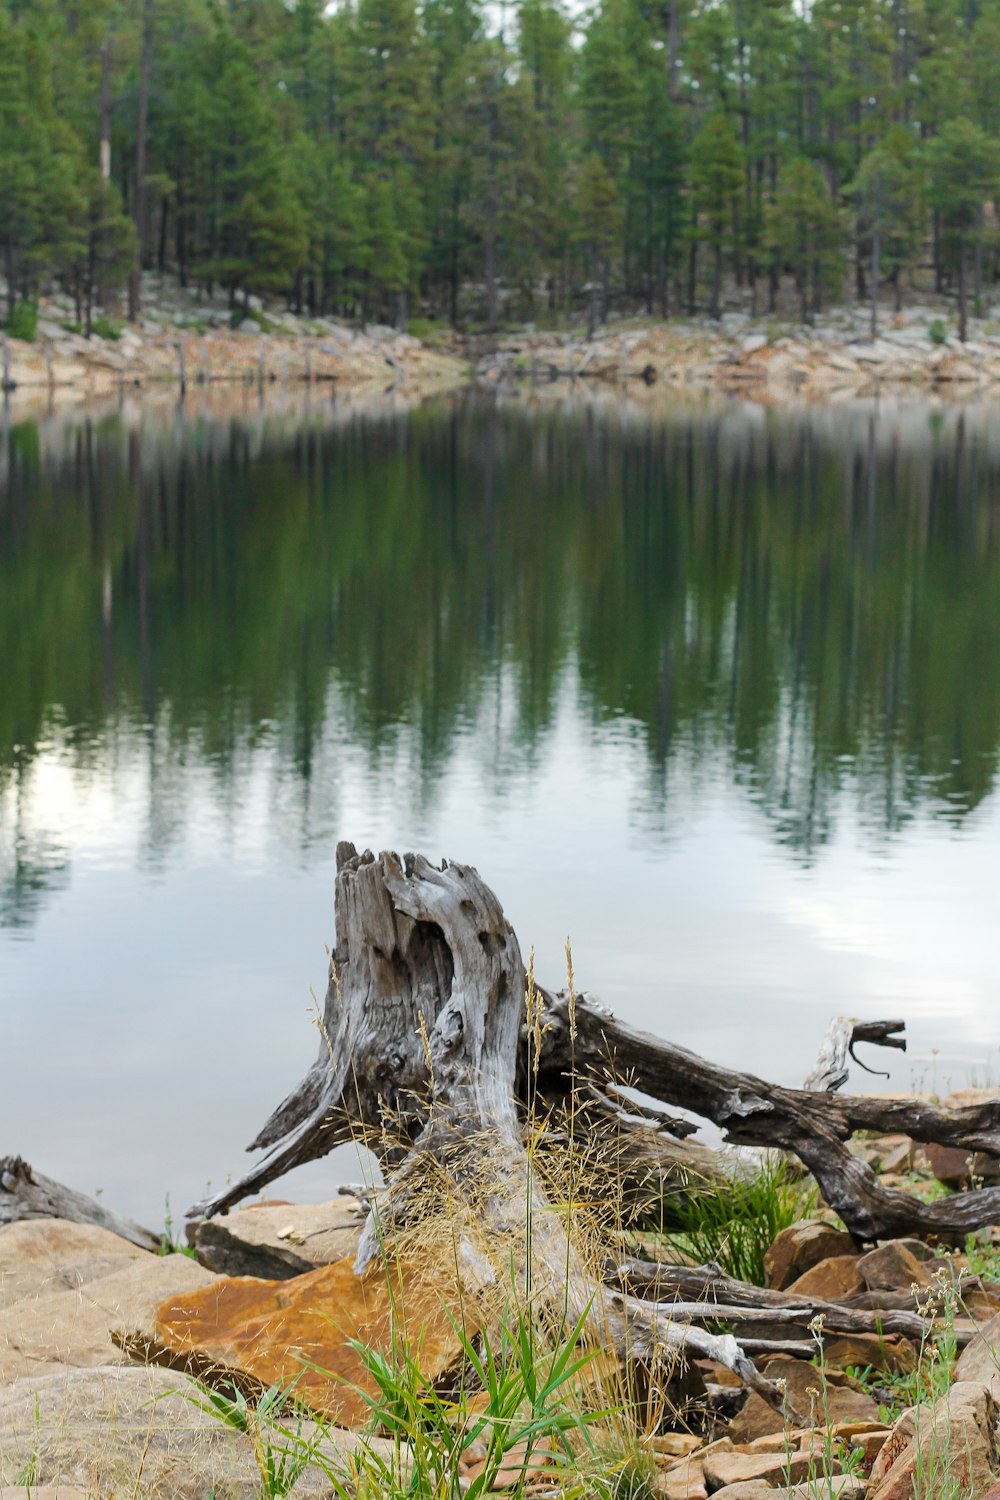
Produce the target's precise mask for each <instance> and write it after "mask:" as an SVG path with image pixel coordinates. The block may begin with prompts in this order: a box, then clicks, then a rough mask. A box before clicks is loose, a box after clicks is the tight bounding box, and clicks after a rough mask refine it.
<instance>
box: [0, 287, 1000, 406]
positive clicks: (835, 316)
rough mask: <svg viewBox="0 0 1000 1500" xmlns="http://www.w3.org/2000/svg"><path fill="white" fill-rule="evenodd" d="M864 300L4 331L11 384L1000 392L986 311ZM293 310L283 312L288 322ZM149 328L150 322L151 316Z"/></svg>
mask: <svg viewBox="0 0 1000 1500" xmlns="http://www.w3.org/2000/svg"><path fill="white" fill-rule="evenodd" d="M862 313H863V310H861V309H850V310H844V311H834V312H831V313H830V314H829V315H827V316H826V317H825V318H824V319H823V320H821V321H819V322H818V325H817V326H816V327H814V328H809V327H805V326H803V325H796V324H782V323H775V322H773V321H766V320H763V319H755V320H752V319H750V318H748V317H745V316H743V315H740V314H729V315H727V316H726V317H724V318H723V319H722V320H721V322H720V323H717V324H716V323H709V322H707V321H705V320H701V321H692V322H681V321H677V322H665V321H657V320H640V319H636V320H628V321H621V322H615V323H611V324H607V325H604V326H602V327H601V328H599V329H597V330H595V331H594V333H593V335H592V336H590V337H588V336H587V335H586V334H585V333H584V332H583V331H582V330H581V331H579V332H576V331H563V332H549V331H537V330H536V329H534V328H533V327H530V326H529V327H526V328H523V329H520V330H517V329H515V330H508V331H503V332H500V333H498V334H496V335H487V334H478V335H462V334H457V333H454V332H452V331H451V330H449V329H447V328H444V327H442V328H440V329H435V330H434V332H433V334H432V335H430V336H429V338H428V339H426V340H422V339H419V338H416V337H414V336H413V335H412V334H406V333H400V332H397V331H396V330H394V329H391V328H386V327H380V326H377V325H376V326H369V327H368V328H367V329H365V330H361V329H357V328H352V327H350V326H349V325H347V324H343V323H337V322H335V321H334V320H322V321H320V322H313V323H310V322H306V321H304V320H301V319H297V318H294V317H292V316H291V315H285V319H284V324H283V323H282V322H281V321H279V318H278V315H274V316H262V317H261V324H265V323H266V324H267V325H268V326H267V327H266V328H264V327H262V326H260V325H259V324H257V323H255V322H253V321H252V320H250V321H249V322H248V323H244V324H243V325H242V326H241V327H240V328H238V329H235V330H234V329H228V328H220V327H218V326H198V327H194V326H170V325H169V324H167V326H163V320H162V319H161V321H160V322H159V323H152V324H151V323H150V322H149V321H147V322H145V323H144V324H143V325H142V326H141V327H137V326H135V325H131V324H122V325H120V327H116V329H115V335H114V337H99V336H97V335H96V334H94V335H92V336H91V337H90V338H87V337H85V336H84V335H83V334H82V333H79V332H76V331H73V329H72V327H66V326H65V325H61V324H58V323H57V322H55V321H54V318H55V316H58V314H56V313H53V314H51V315H50V316H48V317H45V318H43V319H42V320H41V322H40V328H39V334H38V337H37V338H36V339H35V340H34V341H33V342H32V343H26V342H23V341H20V340H17V339H12V338H11V339H7V340H6V341H5V349H4V380H5V394H6V395H8V396H13V397H17V396H24V395H28V396H32V397H35V398H36V399H37V398H38V397H39V396H41V397H43V398H45V397H46V396H48V397H50V398H51V397H54V396H55V395H56V394H57V393H59V394H60V395H65V394H67V393H68V394H69V395H71V396H72V397H74V398H80V397H83V398H93V397H97V398H100V397H107V396H112V395H114V394H116V393H121V392H124V391H126V390H127V391H131V392H134V393H137V394H138V393H141V392H143V391H146V390H151V389H154V388H155V389H159V390H164V389H169V390H177V389H180V390H182V391H185V392H190V391H194V390H203V391H204V390H207V389H218V388H219V387H226V386H228V387H230V388H232V387H243V388H246V387H254V386H256V387H259V388H264V387H271V386H279V387H281V388H291V387H296V386H298V387H308V386H323V385H326V386H327V387H328V388H332V389H334V390H336V391H337V392H347V391H351V392H369V393H372V394H374V393H376V392H384V391H386V390H391V389H399V390H403V391H405V392H406V393H407V394H408V395H411V396H420V395H423V394H431V393H433V392H435V391H440V390H443V389H447V388H453V387H457V386H461V385H464V384H467V383H469V382H477V383H480V384H486V385H487V386H489V387H491V388H497V387H510V386H513V385H520V384H522V383H524V382H529V383H531V384H533V385H536V386H545V385H548V384H553V385H564V384H566V383H570V384H574V385H578V386H579V387H581V388H582V387H583V386H585V385H603V386H605V387H608V386H622V385H627V386H628V387H629V388H630V390H632V391H634V392H636V393H637V394H638V391H639V390H640V389H641V387H642V386H643V385H645V386H647V387H648V388H649V390H650V392H651V393H654V392H655V393H659V392H666V391H670V392H672V393H673V392H678V391H686V392H689V393H692V392H697V391H717V392H720V393H723V394H730V395H734V394H735V395H741V396H745V397H747V398H748V399H750V400H754V401H763V402H770V401H790V400H804V401H824V400H829V401H838V400H843V399H850V398H851V397H855V396H871V395H877V394H880V393H889V392H892V393H896V394H906V393H909V394H913V395H934V396H940V397H944V398H946V399H948V400H958V401H966V400H975V399H982V398H984V397H985V398H987V399H993V398H994V397H998V398H1000V325H994V324H993V323H989V322H985V321H983V322H982V323H981V326H976V327H975V328H974V336H973V337H972V338H970V340H969V341H968V342H967V343H965V344H962V343H960V342H959V341H958V340H957V338H955V337H954V335H953V334H952V333H951V332H950V331H949V329H948V326H947V325H946V324H945V322H944V319H943V318H942V317H941V314H940V310H939V309H936V308H931V307H926V308H916V309H910V310H909V311H907V312H905V313H903V314H901V315H898V316H897V317H896V318H891V317H887V318H886V320H885V326H884V327H883V329H882V331H881V332H880V334H879V336H878V337H877V338H876V339H875V340H872V339H871V338H870V336H868V334H867V333H866V332H863V331H862V323H863V318H862ZM286 324H287V325H288V326H287V327H286V326H285V325H286ZM152 330H155V331H152Z"/></svg>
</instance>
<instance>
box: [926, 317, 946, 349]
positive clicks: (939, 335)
mask: <svg viewBox="0 0 1000 1500" xmlns="http://www.w3.org/2000/svg"><path fill="white" fill-rule="evenodd" d="M927 337H928V338H929V339H930V341H931V343H932V344H938V345H940V344H946V343H947V342H948V327H947V324H946V323H945V321H944V319H943V318H935V319H934V321H933V323H931V324H930V325H929V326H928V329H927Z"/></svg>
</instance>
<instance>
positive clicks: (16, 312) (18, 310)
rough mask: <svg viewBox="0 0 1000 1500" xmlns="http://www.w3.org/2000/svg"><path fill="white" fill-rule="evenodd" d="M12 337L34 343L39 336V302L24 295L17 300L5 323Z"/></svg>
mask: <svg viewBox="0 0 1000 1500" xmlns="http://www.w3.org/2000/svg"><path fill="white" fill-rule="evenodd" d="M4 328H5V330H6V332H7V333H9V334H10V336H11V338H12V339H23V340H24V342H25V343H26V344H33V343H34V342H35V339H36V338H37V337H38V303H37V302H33V301H31V300H29V299H28V298H27V297H22V298H21V299H20V301H18V302H15V303H14V306H13V307H12V308H11V310H10V313H9V314H8V316H7V321H6V323H5V324H4Z"/></svg>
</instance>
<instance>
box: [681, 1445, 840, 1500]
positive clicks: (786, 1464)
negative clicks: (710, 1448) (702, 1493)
mask: <svg viewBox="0 0 1000 1500" xmlns="http://www.w3.org/2000/svg"><path fill="white" fill-rule="evenodd" d="M815 1464H816V1459H815V1456H814V1455H813V1454H811V1453H738V1452H735V1451H734V1452H733V1453H712V1454H710V1455H709V1456H708V1458H706V1459H705V1461H704V1463H703V1465H702V1469H703V1471H704V1475H705V1484H706V1487H707V1489H708V1492H709V1494H712V1493H714V1492H715V1491H716V1490H721V1489H722V1488H723V1487H724V1486H725V1485H731V1484H740V1483H743V1482H745V1481H746V1480H759V1479H763V1480H764V1481H765V1482H766V1483H768V1484H770V1485H772V1486H773V1485H777V1484H781V1483H782V1482H783V1481H784V1482H786V1483H787V1484H788V1485H792V1484H798V1482H799V1481H800V1480H802V1479H806V1478H808V1476H809V1472H810V1470H811V1469H814V1468H815Z"/></svg>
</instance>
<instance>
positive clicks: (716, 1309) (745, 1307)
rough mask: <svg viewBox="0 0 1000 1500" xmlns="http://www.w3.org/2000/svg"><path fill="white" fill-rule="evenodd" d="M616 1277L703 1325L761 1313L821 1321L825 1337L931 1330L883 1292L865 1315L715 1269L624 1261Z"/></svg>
mask: <svg viewBox="0 0 1000 1500" xmlns="http://www.w3.org/2000/svg"><path fill="white" fill-rule="evenodd" d="M617 1278H618V1280H619V1282H620V1284H621V1285H622V1286H623V1287H625V1288H626V1289H627V1290H629V1291H632V1292H635V1293H637V1294H638V1295H640V1296H646V1297H652V1298H654V1299H655V1300H656V1302H657V1303H659V1304H661V1305H665V1306H667V1307H670V1306H673V1316H674V1317H682V1316H686V1315H687V1314H686V1313H682V1312H681V1311H679V1309H680V1308H689V1307H696V1308H699V1309H700V1312H699V1313H692V1314H691V1316H692V1317H696V1316H697V1317H699V1318H700V1319H701V1320H707V1319H711V1318H724V1319H726V1320H729V1319H737V1320H746V1319H751V1318H759V1317H760V1314H761V1313H763V1314H764V1315H765V1318H766V1321H767V1322H769V1323H801V1324H805V1325H808V1324H809V1323H811V1322H812V1321H813V1319H814V1318H822V1319H823V1325H824V1328H825V1330H826V1332H827V1333H889V1334H893V1333H901V1334H902V1335H903V1336H904V1337H905V1338H908V1339H915V1340H917V1341H919V1340H920V1339H921V1338H923V1337H924V1336H925V1335H926V1334H927V1332H928V1327H929V1325H928V1324H927V1323H926V1322H925V1320H924V1319H923V1318H922V1317H920V1315H919V1314H918V1313H916V1312H909V1311H905V1312H903V1311H897V1310H891V1309H890V1308H888V1307H885V1308H883V1306H882V1304H881V1302H880V1301H879V1300H877V1299H878V1298H880V1297H881V1296H882V1295H883V1294H882V1293H870V1294H869V1296H871V1297H872V1298H873V1301H872V1303H871V1310H870V1311H869V1310H867V1309H865V1308H859V1307H853V1306H850V1305H848V1304H847V1303H844V1302H827V1301H824V1300H823V1299H821V1298H815V1297H802V1296H797V1295H796V1294H795V1293H792V1292H774V1291H771V1290H770V1288H768V1287H760V1286H754V1285H753V1284H752V1283H751V1282H748V1281H736V1280H734V1279H733V1278H732V1277H731V1276H727V1275H725V1273H724V1272H723V1271H722V1270H721V1269H720V1267H718V1266H715V1265H708V1266H675V1265H667V1264H666V1263H664V1262H661V1261H655V1260H654V1261H648V1260H631V1259H626V1260H623V1261H622V1262H621V1263H620V1265H619V1266H618V1268H617ZM671 1295H673V1296H674V1297H676V1298H677V1299H678V1301H677V1303H676V1304H672V1303H671V1302H670V1301H668V1299H669V1297H670V1296H671Z"/></svg>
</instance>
